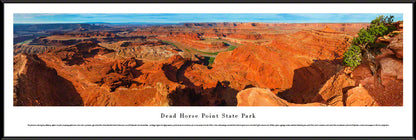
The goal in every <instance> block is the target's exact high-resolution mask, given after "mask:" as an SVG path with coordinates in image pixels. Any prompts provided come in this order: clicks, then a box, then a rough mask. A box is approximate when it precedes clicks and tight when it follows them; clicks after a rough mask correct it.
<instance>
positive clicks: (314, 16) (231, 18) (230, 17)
mask: <svg viewBox="0 0 416 140" xmlns="http://www.w3.org/2000/svg"><path fill="white" fill-rule="evenodd" d="M378 15H393V16H394V17H395V20H396V21H397V20H403V14H402V13H380V14H378V13H151V14H130V13H129V14H115V13H111V14H110V13H76V14H61V13H30V14H28V13H15V14H14V23H86V22H106V23H134V22H141V23H189V22H267V23H352V22H370V21H371V20H373V19H374V18H375V17H377V16H378Z"/></svg>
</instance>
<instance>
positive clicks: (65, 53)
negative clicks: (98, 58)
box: [52, 41, 113, 65]
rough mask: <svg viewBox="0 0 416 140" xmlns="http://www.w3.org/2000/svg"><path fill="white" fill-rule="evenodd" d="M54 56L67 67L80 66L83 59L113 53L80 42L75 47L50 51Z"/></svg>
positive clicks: (88, 42)
mask: <svg viewBox="0 0 416 140" xmlns="http://www.w3.org/2000/svg"><path fill="white" fill-rule="evenodd" d="M52 52H53V53H54V55H56V56H58V57H59V58H60V59H61V60H62V61H64V62H65V64H67V65H80V64H82V63H84V61H85V58H90V57H94V56H95V55H103V54H106V53H110V52H113V50H109V49H106V48H103V47H101V46H99V45H98V44H97V43H94V42H91V41H87V42H81V43H78V44H77V45H74V46H71V47H65V48H59V49H57V50H53V51H52Z"/></svg>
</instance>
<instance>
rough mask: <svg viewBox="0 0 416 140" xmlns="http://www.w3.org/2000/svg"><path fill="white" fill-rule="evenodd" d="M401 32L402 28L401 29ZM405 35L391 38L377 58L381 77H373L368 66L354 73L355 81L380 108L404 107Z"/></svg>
mask: <svg viewBox="0 0 416 140" xmlns="http://www.w3.org/2000/svg"><path fill="white" fill-rule="evenodd" d="M399 31H400V28H399ZM402 38H403V33H402V32H399V33H398V34H397V35H395V36H393V37H390V38H389V40H388V41H389V42H390V43H389V44H388V45H387V47H386V48H383V49H381V54H379V55H377V56H376V61H377V63H379V64H380V69H379V71H378V72H379V73H380V75H379V77H377V76H373V75H372V74H371V71H370V69H369V67H368V65H367V64H361V65H360V66H358V67H357V68H355V69H354V71H353V72H352V76H353V79H354V80H355V81H356V83H357V84H361V85H362V86H363V87H364V88H366V89H367V90H368V93H369V95H371V97H373V98H374V100H375V101H376V102H377V104H378V105H380V106H402V105H403V78H404V77H403V40H402Z"/></svg>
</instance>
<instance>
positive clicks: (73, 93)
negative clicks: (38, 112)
mask: <svg viewBox="0 0 416 140" xmlns="http://www.w3.org/2000/svg"><path fill="white" fill-rule="evenodd" d="M13 61H14V64H13V68H14V70H13V71H14V72H13V74H14V75H13V76H14V89H13V91H14V105H15V106H77V105H84V103H83V100H82V98H81V97H80V94H79V93H78V91H77V90H76V89H75V88H74V86H73V85H72V83H71V82H70V81H68V80H67V79H65V78H63V77H61V76H60V75H58V74H57V72H56V70H55V69H53V68H50V67H48V66H47V65H46V63H45V62H44V61H43V60H42V59H39V58H38V57H37V55H28V54H24V53H23V54H19V55H16V56H15V57H14V60H13Z"/></svg>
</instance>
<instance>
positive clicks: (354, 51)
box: [344, 45, 361, 69]
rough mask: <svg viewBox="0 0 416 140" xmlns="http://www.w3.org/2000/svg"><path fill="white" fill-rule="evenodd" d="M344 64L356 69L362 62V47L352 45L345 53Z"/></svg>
mask: <svg viewBox="0 0 416 140" xmlns="http://www.w3.org/2000/svg"><path fill="white" fill-rule="evenodd" d="M344 64H345V65H346V66H348V67H351V68H352V69H354V68H355V67H357V66H358V65H360V64H361V48H360V47H358V46H356V45H352V46H351V47H350V48H349V49H348V51H346V52H345V53H344Z"/></svg>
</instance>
